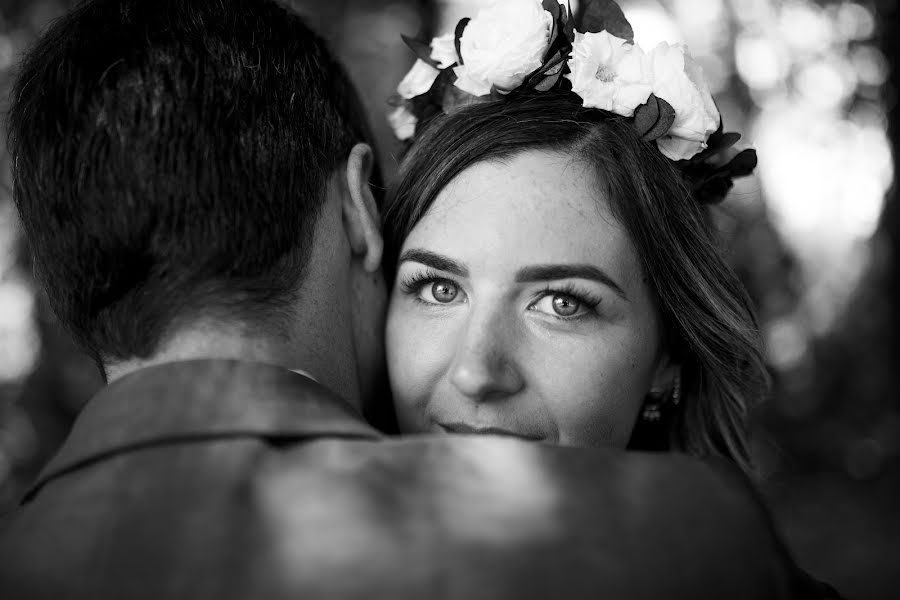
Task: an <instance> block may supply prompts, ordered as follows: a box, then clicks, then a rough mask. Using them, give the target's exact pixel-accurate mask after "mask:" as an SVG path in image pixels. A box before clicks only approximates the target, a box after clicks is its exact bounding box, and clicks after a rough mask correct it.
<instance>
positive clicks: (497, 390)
mask: <svg viewBox="0 0 900 600" xmlns="http://www.w3.org/2000/svg"><path fill="white" fill-rule="evenodd" d="M511 333H512V331H511V328H510V327H508V326H505V324H504V323H501V322H499V319H494V318H490V317H489V318H487V319H471V320H470V321H469V322H468V323H467V326H466V329H465V330H464V331H463V332H462V336H461V338H459V339H458V345H457V349H456V354H455V356H454V358H453V363H452V364H451V366H450V383H452V384H453V386H454V387H456V389H457V390H459V392H460V393H461V394H463V395H464V396H467V397H470V398H474V399H476V400H492V399H499V398H503V397H506V396H511V395H513V394H515V393H517V392H518V391H520V390H521V389H522V388H523V387H524V383H525V381H524V378H523V377H522V373H521V371H520V370H519V368H518V365H517V364H516V360H515V356H514V350H515V341H514V340H513V339H512V337H513V336H512V335H511Z"/></svg>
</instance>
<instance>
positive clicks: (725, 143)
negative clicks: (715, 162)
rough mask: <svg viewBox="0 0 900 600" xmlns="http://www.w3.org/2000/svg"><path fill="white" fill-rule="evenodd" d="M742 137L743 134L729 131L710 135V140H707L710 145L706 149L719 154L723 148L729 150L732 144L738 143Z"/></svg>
mask: <svg viewBox="0 0 900 600" xmlns="http://www.w3.org/2000/svg"><path fill="white" fill-rule="evenodd" d="M740 139H741V134H739V133H734V132H729V133H720V134H715V133H714V134H712V135H711V136H709V140H707V142H706V143H707V144H709V145H708V147H707V148H706V150H707V151H708V152H709V153H710V155H712V154H718V153H719V152H722V151H723V150H728V149H729V148H731V147H732V146H734V145H735V144H737V143H738V141H740Z"/></svg>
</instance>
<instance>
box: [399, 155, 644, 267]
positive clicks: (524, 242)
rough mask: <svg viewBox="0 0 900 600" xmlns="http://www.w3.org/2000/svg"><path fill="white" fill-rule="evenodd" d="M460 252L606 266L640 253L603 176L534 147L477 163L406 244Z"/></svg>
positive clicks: (460, 254)
mask: <svg viewBox="0 0 900 600" xmlns="http://www.w3.org/2000/svg"><path fill="white" fill-rule="evenodd" d="M412 247H424V248H428V249H431V250H434V251H437V252H442V253H451V254H453V255H455V256H457V257H458V258H461V259H464V258H466V257H469V258H472V259H475V258H478V257H482V258H487V256H485V253H491V256H493V257H499V258H502V259H504V260H513V259H515V260H516V261H517V262H535V261H540V262H562V261H578V262H592V263H598V266H603V267H604V268H606V267H610V266H613V263H622V264H621V266H622V268H623V269H625V268H630V267H633V266H634V265H635V264H636V263H637V257H636V255H635V252H634V249H633V248H632V245H631V243H630V241H629V240H628V237H627V234H626V232H625V229H624V228H623V227H622V226H621V225H620V224H619V223H618V221H617V220H616V219H615V218H613V216H612V212H611V211H610V208H609V204H608V201H607V199H606V197H605V194H604V193H603V191H602V189H601V187H600V185H598V182H597V177H596V176H595V175H594V174H593V173H592V172H591V170H590V168H589V167H588V166H587V165H586V164H584V163H583V162H581V161H577V160H574V159H573V158H572V157H571V156H569V155H566V154H563V153H559V152H548V151H539V150H533V151H528V152H523V153H520V154H517V155H515V156H513V157H511V158H507V159H504V160H503V161H486V162H481V163H477V164H475V165H473V166H471V167H469V168H468V169H466V170H465V171H463V172H462V173H460V175H458V176H457V177H456V178H454V179H453V180H452V181H451V182H450V183H449V184H448V185H447V186H446V187H445V188H444V189H443V190H442V191H441V192H440V194H438V196H437V198H436V199H435V201H434V203H433V204H432V206H431V207H430V208H429V210H428V212H427V213H426V214H425V216H424V217H423V218H422V220H421V221H420V222H419V223H418V224H417V225H416V227H415V228H414V229H413V230H412V231H411V232H410V235H409V237H408V238H407V240H406V241H405V243H404V248H412Z"/></svg>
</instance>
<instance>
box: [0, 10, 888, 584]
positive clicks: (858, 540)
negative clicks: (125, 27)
mask: <svg viewBox="0 0 900 600" xmlns="http://www.w3.org/2000/svg"><path fill="white" fill-rule="evenodd" d="M289 3H290V4H291V5H292V6H293V7H294V8H295V9H297V10H298V11H300V12H302V13H304V14H306V15H307V16H308V18H309V20H310V22H311V24H312V25H313V26H314V27H316V28H318V29H319V31H320V32H321V33H322V34H323V35H325V37H327V38H328V39H329V40H330V41H331V43H332V45H333V47H334V48H335V49H336V51H337V52H338V54H339V55H340V56H341V57H342V58H343V60H344V61H345V63H346V64H347V65H348V68H349V70H350V72H351V75H352V76H353V77H354V78H355V80H356V83H357V85H358V86H359V88H360V89H361V90H364V92H365V93H364V94H363V97H364V98H365V100H366V102H367V108H368V110H369V112H370V118H371V120H372V123H373V125H374V127H375V130H376V133H377V136H378V138H379V140H380V142H381V148H380V150H381V162H382V166H383V168H384V170H385V171H386V173H388V174H390V173H392V172H393V170H394V168H395V157H396V155H397V152H398V149H399V147H398V146H397V145H396V143H395V142H394V140H393V138H392V136H391V134H390V129H389V127H388V125H387V123H386V120H385V114H386V112H387V108H388V107H387V104H386V100H387V98H388V97H389V96H390V95H391V94H392V93H393V91H394V88H395V86H396V84H397V83H398V82H399V80H400V79H401V78H402V76H403V75H404V74H405V72H406V70H407V69H408V68H409V66H410V65H411V64H412V61H413V56H412V54H411V53H410V52H408V51H407V50H406V48H405V46H404V45H403V44H402V42H401V41H400V34H401V33H405V34H412V35H415V34H420V35H422V36H425V35H437V34H440V33H445V32H447V31H451V30H452V29H453V27H454V26H455V23H456V21H457V20H458V19H459V18H460V17H461V16H464V15H473V14H474V13H475V12H476V11H477V7H478V5H479V4H482V3H483V2H482V1H479V0H433V1H431V2H428V1H425V0H329V2H320V1H317V0H289ZM620 3H621V4H622V6H623V8H624V10H625V13H626V16H627V17H628V18H629V20H630V21H631V23H632V25H633V26H634V30H635V33H636V41H637V42H638V43H639V44H640V45H641V46H643V47H644V48H646V49H649V48H651V47H652V46H653V45H655V44H656V43H657V42H659V41H663V40H665V41H670V42H675V41H683V42H685V43H687V44H688V45H689V46H690V48H691V50H692V51H693V54H694V55H695V57H696V58H697V59H698V60H699V61H700V63H701V64H702V66H703V68H704V70H705V73H706V75H707V79H708V80H709V82H710V84H711V87H712V89H713V93H714V95H715V96H716V99H717V101H718V104H719V107H720V109H721V111H722V114H723V118H724V120H725V124H726V130H732V131H739V132H743V134H744V139H743V141H742V143H743V144H745V145H747V146H752V147H755V148H756V149H757V151H758V154H759V157H760V164H759V168H758V169H757V173H756V175H755V176H754V177H751V178H747V179H745V180H742V181H739V182H738V185H737V186H736V188H735V190H734V192H733V194H732V196H731V198H730V200H729V201H727V202H726V203H724V205H723V206H722V208H721V209H720V210H719V214H718V215H717V218H718V220H719V224H720V227H721V231H722V235H723V239H724V242H725V244H726V245H727V247H728V248H729V252H730V257H731V259H732V261H733V264H734V265H735V266H736V268H737V269H738V271H739V273H740V275H741V276H742V278H743V280H744V282H745V283H746V285H747V286H748V288H749V289H750V290H751V293H752V295H753V297H754V299H755V301H756V303H757V307H758V310H759V313H760V317H761V322H762V327H763V331H764V335H765V339H766V343H767V351H768V361H769V365H770V367H771V371H772V374H773V377H774V382H775V385H774V389H773V393H772V396H771V398H770V399H768V401H767V402H765V403H764V404H763V405H761V406H760V407H759V408H758V409H757V411H756V413H755V418H754V428H755V433H754V447H755V452H756V458H757V462H758V465H759V471H760V485H761V488H762V490H763V493H764V494H765V496H766V498H767V499H768V501H769V504H770V505H771V506H772V508H773V510H774V512H775V515H776V519H777V521H778V523H779V525H780V527H781V528H782V530H783V531H784V532H785V535H786V537H787V539H788V542H789V544H790V546H791V548H792V549H793V551H794V553H795V554H796V556H797V557H798V560H799V562H800V563H801V565H802V566H803V567H804V568H806V569H807V570H809V571H810V572H811V573H812V574H813V575H815V576H817V577H819V578H821V579H824V580H826V581H828V582H830V583H832V584H833V585H835V586H836V587H837V588H838V589H839V590H840V591H841V592H842V593H844V594H845V595H847V596H848V597H850V598H897V597H900V573H898V568H897V567H898V565H900V468H898V467H900V271H898V268H897V267H898V263H897V261H898V257H900V209H898V205H897V200H896V186H894V174H895V165H896V164H897V162H896V158H895V157H896V156H897V155H898V144H900V117H898V113H897V110H896V105H897V89H898V68H900V37H898V35H897V34H898V32H900V7H898V6H897V2H896V1H895V0H859V1H857V0H854V1H848V0H817V1H813V0H623V1H621V2H620ZM71 4H74V2H70V1H66V0H0V90H2V95H0V98H2V102H3V105H2V106H3V108H4V112H5V107H6V103H7V102H8V90H9V86H10V83H11V81H12V79H13V77H14V76H15V70H16V65H17V62H18V61H19V59H20V57H21V55H22V52H23V51H24V50H26V49H27V48H28V46H29V44H30V43H31V42H32V41H33V40H34V38H35V36H37V35H38V34H39V33H40V32H41V31H42V30H43V29H44V28H45V27H46V26H47V24H48V23H49V22H50V21H52V19H53V18H55V17H57V16H59V15H60V14H62V13H63V12H64V11H65V10H66V9H67V8H68V7H69V6H70V5H71ZM575 4H576V3H575V2H573V8H574V5H575ZM0 164H2V168H0V512H4V511H6V510H8V509H9V508H10V507H12V506H14V505H15V503H16V501H17V499H18V497H19V495H20V494H21V493H22V492H23V487H24V486H26V485H27V484H28V482H29V481H30V480H31V479H32V478H33V477H34V476H35V475H36V473H37V471H38V470H39V469H40V468H41V466H42V465H43V463H44V462H45V461H46V460H47V459H48V457H49V456H50V455H51V454H52V453H53V452H54V451H55V449H56V448H57V446H58V444H59V443H60V442H61V441H62V439H63V438H64V437H65V435H66V433H67V431H68V428H69V426H70V424H71V422H72V420H73V418H74V417H75V416H76V414H77V413H78V411H79V410H80V408H81V407H82V406H83V405H84V403H85V402H86V401H87V400H88V399H89V398H90V396H91V395H92V394H93V393H94V392H95V391H96V390H97V388H98V387H99V386H100V385H101V380H100V377H99V374H98V373H97V370H96V368H95V367H94V365H93V364H92V363H91V362H90V361H89V360H88V359H87V358H86V357H85V356H83V355H82V354H80V353H79V352H78V351H77V349H75V348H74V347H73V346H72V344H71V342H70V341H69V340H68V339H67V337H66V335H65V334H64V333H62V332H61V331H59V330H58V328H57V326H56V324H55V323H54V318H53V316H52V314H50V313H49V311H48V310H47V307H46V304H45V302H44V300H43V299H42V297H41V294H40V292H39V291H38V290H36V289H35V286H34V282H33V281H32V278H31V276H30V273H31V269H30V265H29V261H28V249H27V247H26V244H25V243H24V241H23V240H22V239H21V236H20V234H19V231H18V227H17V223H16V216H15V210H14V207H13V205H12V199H11V197H10V187H9V169H8V161H7V159H6V154H5V150H4V153H3V154H2V159H0Z"/></svg>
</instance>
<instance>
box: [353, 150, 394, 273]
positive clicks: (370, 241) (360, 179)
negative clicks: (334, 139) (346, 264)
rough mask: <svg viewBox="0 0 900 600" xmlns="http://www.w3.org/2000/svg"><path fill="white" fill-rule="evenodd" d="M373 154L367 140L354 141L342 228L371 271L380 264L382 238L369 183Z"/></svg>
mask: <svg viewBox="0 0 900 600" xmlns="http://www.w3.org/2000/svg"><path fill="white" fill-rule="evenodd" d="M374 164H375V156H374V154H373V153H372V148H370V147H369V145H368V144H356V145H355V146H353V149H352V150H350V155H349V156H348V158H347V173H346V175H347V193H346V194H344V201H343V220H344V230H345V231H346V232H347V237H348V239H349V240H350V249H351V250H352V251H353V254H354V255H357V256H362V257H363V268H364V269H365V270H366V271H367V272H369V273H374V272H375V271H377V270H378V269H379V268H380V267H381V256H382V253H383V252H384V239H383V238H382V237H381V216H380V215H379V214H378V206H377V205H376V204H375V196H374V195H373V194H372V190H371V188H370V187H369V180H370V178H371V177H372V170H373V168H374Z"/></svg>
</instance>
